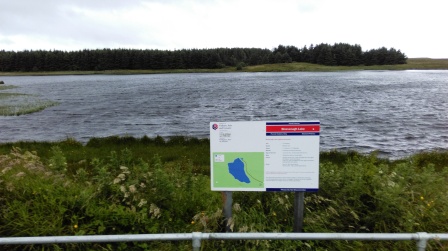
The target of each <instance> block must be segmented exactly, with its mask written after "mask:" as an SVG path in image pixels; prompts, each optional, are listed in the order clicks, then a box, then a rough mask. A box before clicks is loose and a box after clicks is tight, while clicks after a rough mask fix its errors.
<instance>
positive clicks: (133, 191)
mask: <svg viewBox="0 0 448 251" xmlns="http://www.w3.org/2000/svg"><path fill="white" fill-rule="evenodd" d="M136 191H137V188H135V185H130V186H129V192H131V193H135V192H136Z"/></svg>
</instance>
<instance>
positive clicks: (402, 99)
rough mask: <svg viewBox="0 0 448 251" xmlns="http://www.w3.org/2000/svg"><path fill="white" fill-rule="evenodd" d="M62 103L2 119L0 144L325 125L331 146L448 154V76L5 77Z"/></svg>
mask: <svg viewBox="0 0 448 251" xmlns="http://www.w3.org/2000/svg"><path fill="white" fill-rule="evenodd" d="M1 80H3V81H5V83H6V84H8V85H16V86H18V87H19V88H16V89H10V90H7V91H3V92H19V93H27V94H34V95H39V97H40V98H42V99H47V100H52V101H58V102H60V105H58V106H54V107H50V108H47V109H45V110H44V111H41V112H38V113H34V114H28V115H22V116H13V117H0V142H14V141H21V140H24V141H58V140H64V139H66V138H68V137H70V138H75V139H77V140H79V141H81V142H86V141H88V139H89V138H92V137H106V136H111V135H130V136H135V137H142V136H143V135H148V136H149V137H154V136H157V135H160V136H163V137H169V136H173V135H184V136H193V137H200V138H205V137H208V134H209V122H210V121H252V120H274V121H279V120H320V121H321V126H322V128H321V149H322V150H329V149H339V150H348V149H354V150H358V151H361V152H371V151H373V150H379V152H380V154H382V155H385V156H388V157H393V158H395V157H402V156H407V155H410V154H412V153H415V152H419V151H422V150H433V149H448V71H353V72H334V73H329V72H325V73H314V72H313V73H311V72H310V73H303V72H294V73H217V74H214V73H206V74H156V75H130V76H113V75H90V76H41V77H29V76H22V77H1Z"/></svg>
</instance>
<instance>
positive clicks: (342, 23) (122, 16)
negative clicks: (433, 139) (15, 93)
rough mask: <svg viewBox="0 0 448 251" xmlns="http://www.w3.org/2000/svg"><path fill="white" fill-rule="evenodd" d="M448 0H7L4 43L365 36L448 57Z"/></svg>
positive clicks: (198, 45) (168, 45)
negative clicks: (447, 12)
mask: <svg viewBox="0 0 448 251" xmlns="http://www.w3.org/2000/svg"><path fill="white" fill-rule="evenodd" d="M447 10H448V1H447V0H425V1H422V0H420V1H416V0H39V1H37V0H0V50H6V51H23V50H64V51H76V50H83V49H103V48H110V49H118V48H125V49H160V50H180V49H206V48H221V47H227V48H235V47H239V48H242V47H244V48H263V49H265V48H266V49H273V48H276V47H277V46H278V45H280V44H281V45H285V46H286V45H293V46H296V47H298V48H302V47H303V46H305V45H306V46H309V45H311V44H320V43H328V44H331V45H332V44H334V43H348V44H352V45H355V44H358V45H360V46H361V47H362V50H363V51H367V50H370V49H378V48H380V47H383V46H384V47H386V48H395V49H397V50H401V52H403V53H404V54H405V55H406V56H408V57H409V58H418V57H429V58H448V47H447V46H448V35H447V32H446V29H447V27H446V25H447V24H448V19H447V14H446V11H447Z"/></svg>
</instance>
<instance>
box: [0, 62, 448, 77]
mask: <svg viewBox="0 0 448 251" xmlns="http://www.w3.org/2000/svg"><path fill="white" fill-rule="evenodd" d="M407 62H408V63H407V64H402V65H373V66H363V65H360V66H325V65H318V64H310V63H295V62H294V63H284V64H265V65H255V66H246V67H243V69H242V70H240V71H244V72H295V71H310V72H314V71H316V72H321V71H360V70H448V59H430V58H410V59H408V61H407ZM217 72H237V69H236V67H225V68H221V69H172V70H107V71H56V72H0V76H21V75H26V76H41V75H44V76H46V75H93V74H109V75H130V74H160V73H217Z"/></svg>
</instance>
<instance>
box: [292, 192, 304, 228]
mask: <svg viewBox="0 0 448 251" xmlns="http://www.w3.org/2000/svg"><path fill="white" fill-rule="evenodd" d="M304 205H305V192H295V193H294V228H293V231H294V232H295V233H301V232H303V211H304V208H305V206H304Z"/></svg>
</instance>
